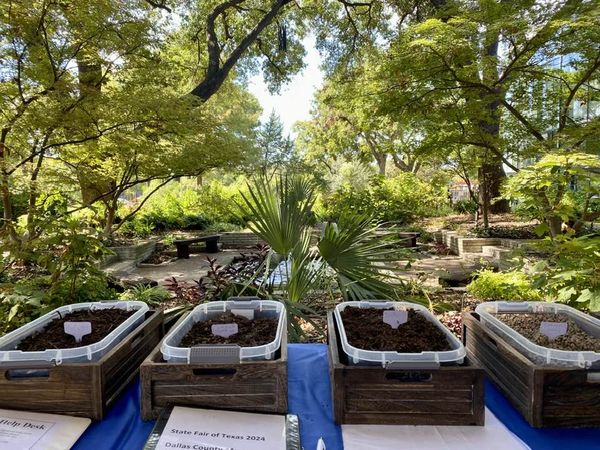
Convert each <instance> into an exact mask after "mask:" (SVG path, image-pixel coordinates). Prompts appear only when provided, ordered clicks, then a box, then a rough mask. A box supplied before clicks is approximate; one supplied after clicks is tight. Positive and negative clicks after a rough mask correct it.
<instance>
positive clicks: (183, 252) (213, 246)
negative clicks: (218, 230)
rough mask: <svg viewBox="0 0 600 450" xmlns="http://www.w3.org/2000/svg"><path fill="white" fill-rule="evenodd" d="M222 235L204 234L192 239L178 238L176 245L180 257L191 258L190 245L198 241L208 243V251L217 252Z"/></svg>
mask: <svg viewBox="0 0 600 450" xmlns="http://www.w3.org/2000/svg"><path fill="white" fill-rule="evenodd" d="M220 237H221V236H220V235H218V234H215V235H214V236H202V237H195V238H190V239H178V240H176V241H175V247H177V257H178V258H186V259H187V258H189V257H190V245H192V244H196V243H198V242H204V243H206V252H207V253H217V252H218V251H219V238H220Z"/></svg>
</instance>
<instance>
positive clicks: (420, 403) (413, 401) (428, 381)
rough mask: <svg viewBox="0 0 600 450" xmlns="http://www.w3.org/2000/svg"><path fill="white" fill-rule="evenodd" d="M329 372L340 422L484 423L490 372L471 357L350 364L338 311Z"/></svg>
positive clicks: (331, 319)
mask: <svg viewBox="0 0 600 450" xmlns="http://www.w3.org/2000/svg"><path fill="white" fill-rule="evenodd" d="M327 320H328V330H329V372H330V376H331V389H332V397H333V409H334V417H335V421H336V423H338V424H344V423H347V424H382V425H483V424H484V410H485V409H484V401H483V382H484V371H483V370H482V369H480V368H479V367H478V366H476V365H474V364H473V363H472V362H470V361H465V363H464V364H463V365H461V366H441V367H439V368H438V369H401V370H396V369H384V368H383V367H377V366H373V367H369V366H350V365H348V364H347V359H346V356H345V354H344V352H343V350H342V348H341V345H340V343H339V339H338V330H337V327H336V323H335V318H334V316H333V314H332V313H329V314H328V316H327Z"/></svg>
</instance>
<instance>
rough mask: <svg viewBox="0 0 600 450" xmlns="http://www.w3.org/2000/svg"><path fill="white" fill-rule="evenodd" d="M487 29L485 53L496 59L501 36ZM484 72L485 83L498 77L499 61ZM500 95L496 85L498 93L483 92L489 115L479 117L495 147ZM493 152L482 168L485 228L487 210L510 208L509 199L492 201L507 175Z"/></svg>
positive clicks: (487, 139)
mask: <svg viewBox="0 0 600 450" xmlns="http://www.w3.org/2000/svg"><path fill="white" fill-rule="evenodd" d="M486 33H487V35H486V38H487V39H488V40H489V42H490V43H489V45H488V46H487V48H486V56H487V57H492V58H496V60H497V58H498V36H497V35H496V34H494V35H492V36H490V35H489V32H486ZM482 76H483V81H484V83H486V82H492V81H494V80H496V79H497V78H498V73H497V70H496V64H494V65H491V64H490V65H489V68H488V70H484V71H483V74H482ZM500 95H502V94H501V92H500V89H499V88H495V95H494V94H492V95H490V92H489V91H487V90H486V91H484V92H482V93H481V101H482V102H484V103H485V105H484V108H485V110H486V112H487V114H486V116H487V117H484V118H483V119H481V120H480V121H479V130H480V132H481V138H482V141H483V142H485V143H486V144H487V145H489V147H490V148H492V149H494V148H495V146H496V143H497V141H498V138H499V136H500V114H499V111H498V110H499V107H500V98H499V97H500ZM491 153H492V152H491V151H490V150H488V151H486V155H485V158H484V159H483V161H482V163H481V166H480V168H479V184H480V194H479V198H480V201H481V204H482V208H483V220H484V227H486V228H487V226H488V224H487V223H486V222H488V213H491V214H499V213H506V212H509V211H510V207H509V204H508V201H507V200H496V201H495V202H494V203H493V204H492V201H493V200H494V199H496V198H497V197H499V196H500V195H501V192H500V188H501V186H502V183H503V182H504V180H505V179H506V173H505V172H504V167H503V166H502V160H501V159H500V158H499V157H498V156H497V155H495V154H491Z"/></svg>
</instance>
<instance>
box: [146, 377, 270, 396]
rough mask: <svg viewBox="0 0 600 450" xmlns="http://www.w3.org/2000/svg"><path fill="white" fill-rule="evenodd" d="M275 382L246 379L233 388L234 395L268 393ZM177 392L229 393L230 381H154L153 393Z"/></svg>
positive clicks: (201, 393)
mask: <svg viewBox="0 0 600 450" xmlns="http://www.w3.org/2000/svg"><path fill="white" fill-rule="evenodd" d="M276 384H277V383H275V382H272V383H258V382H257V383H252V382H250V381H247V382H245V383H238V384H237V386H236V388H235V395H247V394H269V393H272V392H273V389H274V388H275V387H276ZM170 392H171V393H177V394H175V395H181V394H185V393H186V392H187V393H189V394H190V395H207V396H208V395H213V396H219V395H224V394H231V382H230V381H229V380H226V381H223V382H219V381H217V380H212V381H211V382H210V383H179V384H173V383H163V382H155V383H154V394H155V395H159V394H158V393H160V395H161V396H164V397H168V396H169V393H170Z"/></svg>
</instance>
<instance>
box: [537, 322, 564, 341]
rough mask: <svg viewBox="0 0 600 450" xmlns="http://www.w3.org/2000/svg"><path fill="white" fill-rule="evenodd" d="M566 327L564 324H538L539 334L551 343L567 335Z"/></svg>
mask: <svg viewBox="0 0 600 450" xmlns="http://www.w3.org/2000/svg"><path fill="white" fill-rule="evenodd" d="M567 326H568V325H567V323H566V322H542V323H541V324H540V334H543V335H544V336H547V337H548V339H550V340H551V341H553V340H554V339H556V338H557V337H559V336H562V335H563V334H567Z"/></svg>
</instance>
